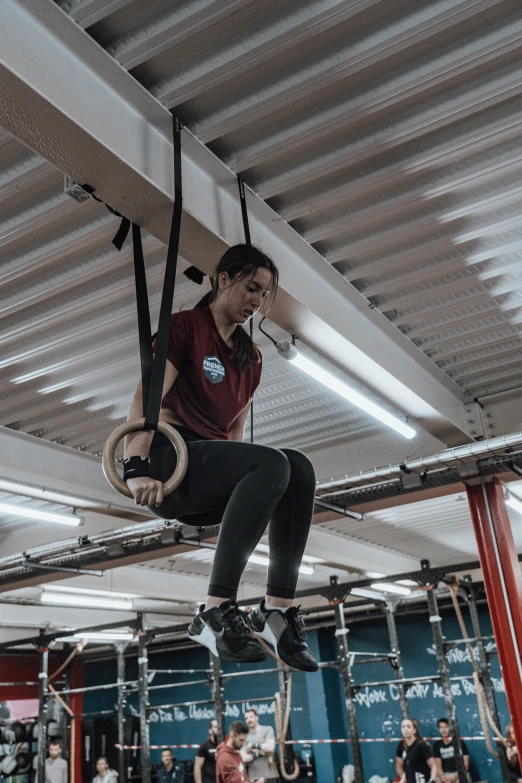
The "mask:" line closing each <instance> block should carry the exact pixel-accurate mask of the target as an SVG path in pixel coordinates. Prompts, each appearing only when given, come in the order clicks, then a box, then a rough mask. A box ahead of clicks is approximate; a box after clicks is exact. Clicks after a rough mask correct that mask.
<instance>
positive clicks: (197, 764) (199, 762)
mask: <svg viewBox="0 0 522 783" xmlns="http://www.w3.org/2000/svg"><path fill="white" fill-rule="evenodd" d="M209 729H210V737H209V738H208V739H206V740H205V742H203V743H202V744H201V745H200V746H199V748H198V752H197V753H196V758H195V760H194V783H216V751H217V745H218V743H217V737H218V724H217V720H216V719H214V720H211V721H210V724H209Z"/></svg>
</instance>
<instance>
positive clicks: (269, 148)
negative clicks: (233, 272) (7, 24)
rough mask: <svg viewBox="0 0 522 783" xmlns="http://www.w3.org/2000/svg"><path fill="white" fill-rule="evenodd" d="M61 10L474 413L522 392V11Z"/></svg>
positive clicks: (66, 3) (285, 6) (492, 6)
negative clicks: (515, 390)
mask: <svg viewBox="0 0 522 783" xmlns="http://www.w3.org/2000/svg"><path fill="white" fill-rule="evenodd" d="M58 4H59V5H60V6H61V7H62V8H63V9H64V10H66V11H67V12H68V13H70V14H71V15H72V17H73V18H74V19H75V20H76V21H77V22H78V23H79V24H81V25H82V26H83V27H85V28H86V29H87V32H88V33H89V34H90V35H92V36H93V37H94V38H95V39H96V40H97V41H98V42H99V43H100V44H101V45H102V46H104V47H105V48H106V50H107V51H108V52H109V53H110V54H111V55H112V56H113V57H115V58H116V59H117V60H118V62H120V63H121V64H122V66H123V67H124V68H126V69H127V70H129V71H130V72H131V73H132V74H133V76H134V77H135V78H136V79H138V80H139V81H140V82H141V83H142V84H143V85H144V86H145V87H147V88H148V89H149V90H150V91H151V92H152V94H153V95H154V96H155V97H157V98H158V99H159V100H160V101H161V102H162V103H163V104H164V105H166V106H167V107H169V108H171V109H173V110H174V111H175V112H176V113H177V114H178V115H179V116H180V117H181V118H182V119H183V121H184V122H185V123H186V124H187V125H188V126H189V127H190V128H191V130H192V131H193V132H194V133H196V135H198V136H199V138H200V139H201V140H202V141H204V142H205V143H207V144H208V145H209V146H210V147H211V149H212V150H213V151H214V152H216V153H217V154H218V155H219V156H220V157H222V158H223V159H224V160H225V161H226V162H227V163H228V164H229V165H230V166H231V168H232V169H233V170H234V171H235V172H237V173H241V175H242V176H243V178H244V179H245V180H246V181H247V182H248V183H249V184H250V185H251V187H253V189H254V190H255V191H256V192H257V193H258V194H259V195H260V196H261V197H263V198H265V199H267V200H268V201H269V203H270V204H271V205H272V206H273V207H274V208H275V209H276V210H277V211H279V213H280V214H281V215H282V216H283V217H284V218H285V219H286V220H288V221H289V222H290V223H291V224H292V225H293V226H294V227H295V228H296V229H297V230H298V231H299V232H300V233H302V235H303V236H304V237H305V238H306V239H308V241H309V242H311V243H312V244H313V245H314V246H315V247H316V248H317V249H318V250H319V251H320V252H321V253H323V254H324V255H325V257H326V258H327V259H328V260H329V261H330V262H331V263H332V264H334V265H335V266H336V267H337V268H338V269H339V270H340V271H341V272H342V273H343V275H344V276H345V277H346V278H347V279H348V280H350V282H352V283H353V285H354V286H355V287H356V288H357V289H358V290H359V291H360V292H361V293H362V294H364V296H366V297H367V298H368V300H369V301H370V303H371V304H373V305H374V306H376V307H378V308H379V310H381V311H382V312H383V313H384V314H385V315H386V316H387V317H388V318H389V319H390V320H391V321H392V322H393V323H394V324H396V325H397V326H398V328H399V329H401V331H403V332H404V333H405V334H406V335H407V336H408V337H409V338H410V339H411V340H412V341H413V342H414V343H415V345H417V346H418V347H419V348H420V349H421V350H422V351H424V352H425V353H426V355H427V356H428V357H430V358H431V359H432V360H433V361H435V362H436V363H437V364H438V365H439V367H441V368H442V369H443V370H444V371H445V372H446V373H447V374H448V375H449V376H450V377H451V378H452V379H454V380H455V381H456V382H457V383H458V384H459V385H460V386H461V387H462V388H463V389H464V390H465V391H466V392H467V393H469V394H470V396H473V397H475V396H478V395H481V394H487V393H490V392H494V391H497V390H499V389H504V388H506V387H511V386H514V385H516V384H519V383H520V382H522V373H521V371H520V358H521V356H522V343H521V340H520V326H519V324H520V321H521V316H520V307H521V304H522V273H521V272H520V260H521V258H522V255H521V254H522V230H521V229H520V221H519V217H518V216H519V212H520V206H521V204H522V189H521V188H520V186H519V179H520V170H521V168H522V157H521V155H520V144H519V136H520V129H521V123H522V114H521V113H520V109H519V108H517V107H519V98H520V93H521V90H522V86H521V85H522V70H521V68H520V61H521V60H520V54H521V49H522V10H521V7H520V3H519V2H518V0H464V1H459V0H438V1H436V0H400V2H394V3H389V2H385V1H384V0H365V1H364V2H361V1H360V0H359V1H358V2H354V0H300V2H297V3H296V2H291V3H279V2H273V1H272V0H265V1H264V2H263V3H254V2H252V0H231V1H230V2H223V1H221V2H220V1H217V0H192V2H183V3H177V4H176V5H175V6H174V7H173V6H172V4H171V3H170V2H167V0H162V1H161V2H156V3H154V4H143V3H141V2H139V0H133V1H132V2H125V0H119V1H118V2H113V3H108V4H105V9H104V8H103V7H102V5H101V4H100V3H98V2H95V1H94V0H59V2H58Z"/></svg>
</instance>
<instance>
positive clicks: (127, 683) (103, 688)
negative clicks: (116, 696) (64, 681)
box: [47, 680, 137, 696]
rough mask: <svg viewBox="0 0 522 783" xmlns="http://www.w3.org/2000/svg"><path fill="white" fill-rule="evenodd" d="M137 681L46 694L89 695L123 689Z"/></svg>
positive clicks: (109, 683) (108, 683) (110, 683)
mask: <svg viewBox="0 0 522 783" xmlns="http://www.w3.org/2000/svg"><path fill="white" fill-rule="evenodd" d="M136 683H137V680H129V681H128V682H121V683H118V682H107V683H105V684H104V685H89V686H88V687H86V688H68V689H67V690H64V691H53V692H52V693H48V694H47V695H48V696H67V695H68V694H70V693H89V692H90V691H110V690H112V689H113V688H117V687H118V686H120V685H121V686H122V687H123V688H125V687H127V686H131V685H136Z"/></svg>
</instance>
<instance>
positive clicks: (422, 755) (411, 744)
mask: <svg viewBox="0 0 522 783" xmlns="http://www.w3.org/2000/svg"><path fill="white" fill-rule="evenodd" d="M401 732H402V736H403V737H404V739H403V740H402V741H401V742H399V744H398V745H397V753H396V759H395V769H396V771H397V775H399V776H400V783H427V781H430V782H431V781H433V780H434V779H435V778H436V776H437V768H436V763H435V759H434V758H433V756H432V755H431V749H430V746H429V745H428V743H427V742H426V740H425V739H424V737H423V736H422V734H421V732H420V729H419V722H418V721H416V720H415V719H414V718H412V719H409V718H408V719H405V720H403V721H402V723H401Z"/></svg>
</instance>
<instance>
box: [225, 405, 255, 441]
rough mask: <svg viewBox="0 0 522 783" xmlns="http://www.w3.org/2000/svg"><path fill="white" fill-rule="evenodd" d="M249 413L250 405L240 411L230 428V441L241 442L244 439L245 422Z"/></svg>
mask: <svg viewBox="0 0 522 783" xmlns="http://www.w3.org/2000/svg"><path fill="white" fill-rule="evenodd" d="M249 411H250V403H249V404H248V405H247V406H246V408H245V409H244V410H242V411H241V413H240V414H239V416H238V417H237V419H236V420H235V422H234V423H233V425H232V427H231V428H230V440H238V441H239V442H240V443H241V442H243V439H244V437H245V422H246V420H247V416H248V413H249Z"/></svg>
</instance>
